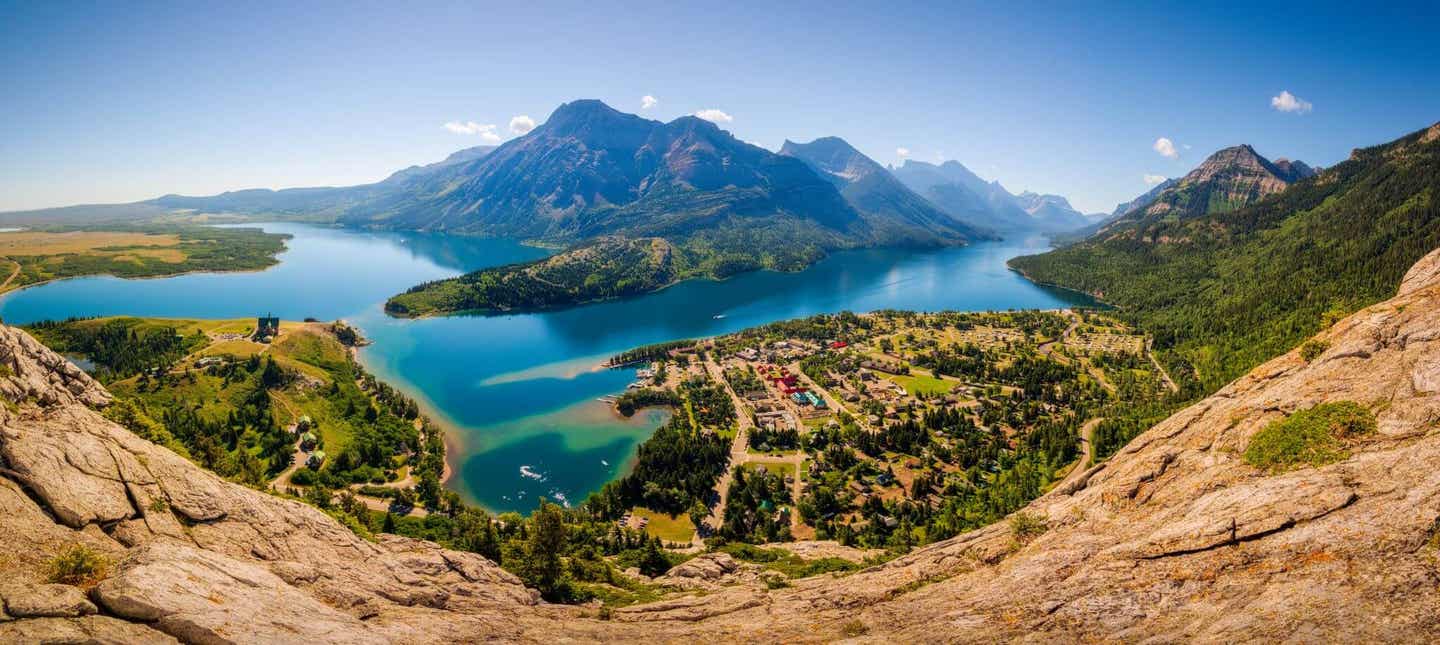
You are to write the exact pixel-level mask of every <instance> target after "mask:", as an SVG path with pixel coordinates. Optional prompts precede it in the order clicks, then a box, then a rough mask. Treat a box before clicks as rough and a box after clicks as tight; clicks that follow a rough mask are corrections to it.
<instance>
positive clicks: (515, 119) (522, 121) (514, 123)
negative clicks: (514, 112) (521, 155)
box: [510, 114, 535, 134]
mask: <svg viewBox="0 0 1440 645" xmlns="http://www.w3.org/2000/svg"><path fill="white" fill-rule="evenodd" d="M534 129H535V119H532V118H530V117H528V116H525V115H524V114H521V115H518V116H512V117H510V131H511V132H514V133H515V134H525V133H526V132H529V131H531V130H534Z"/></svg>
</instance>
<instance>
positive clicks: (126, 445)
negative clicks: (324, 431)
mask: <svg viewBox="0 0 1440 645" xmlns="http://www.w3.org/2000/svg"><path fill="white" fill-rule="evenodd" d="M0 366H4V367H7V368H8V370H0V397H3V398H4V399H5V401H6V403H7V405H5V406H3V407H0V513H3V516H4V521H0V543H3V544H4V545H5V547H4V549H3V551H0V576H3V580H5V582H6V584H7V586H6V587H5V588H0V597H3V598H4V599H5V601H6V605H7V606H8V607H9V609H8V610H7V613H8V614H9V616H10V617H11V618H13V619H18V620H16V621H15V622H13V623H10V624H7V629H10V630H17V629H21V628H22V626H23V628H24V629H25V630H31V629H33V626H29V625H24V624H25V623H28V622H29V621H28V620H25V619H39V618H41V617H45V618H78V617H83V616H86V615H89V614H94V613H96V610H97V607H96V605H98V606H99V609H100V610H102V611H103V613H104V614H105V615H106V616H107V617H108V618H107V620H103V621H82V622H76V621H73V620H72V621H69V622H63V623H61V622H55V621H50V622H47V623H46V624H47V625H50V626H51V627H53V628H54V629H56V630H61V632H63V633H66V634H91V637H93V638H96V639H99V640H104V639H105V638H106V636H105V630H108V629H110V628H111V627H113V626H115V625H117V624H123V625H125V627H124V628H123V630H122V631H120V632H115V633H116V634H117V635H116V636H114V640H119V641H133V640H135V639H132V638H129V637H128V635H129V634H135V633H138V632H135V631H134V630H135V629H136V627H135V625H143V627H141V628H140V629H143V630H148V631H149V632H150V633H151V634H153V635H154V636H155V637H156V638H159V637H160V635H161V633H164V634H168V635H170V636H173V637H176V638H179V639H181V640H184V641H187V642H225V641H229V640H234V639H235V638H236V637H240V636H246V635H248V636H250V638H244V639H242V640H259V641H268V642H284V641H292V642H293V641H295V640H301V639H307V640H319V641H336V642H340V641H344V642H381V641H385V640H391V639H392V636H391V635H387V634H386V633H385V630H384V629H379V628H377V627H375V626H372V625H370V624H367V622H365V621H377V622H376V624H377V625H380V624H383V623H384V620H383V619H385V618H388V614H389V613H391V612H398V613H403V614H405V615H407V616H409V615H411V614H412V613H413V612H414V611H415V610H416V609H428V610H431V611H435V612H484V611H490V610H494V611H501V610H505V611H513V610H514V609H516V608H519V607H528V606H532V605H534V604H535V603H536V602H537V596H536V594H535V593H534V592H533V591H531V590H528V589H526V588H524V587H523V586H522V585H521V584H520V581H519V580H518V579H517V578H515V577H514V576H512V575H510V574H509V573H507V572H505V571H504V570H502V569H500V568H499V567H498V566H496V565H495V564H494V563H492V562H490V561H488V560H486V559H484V558H482V557H480V556H478V555H475V554H471V553H459V552H453V551H448V550H445V549H441V548H439V547H437V546H435V545H434V544H431V543H426V542H420V541H417V540H410V539H405V538H399V537H394V536H382V537H381V538H379V539H377V541H375V542H369V541H366V540H364V539H361V538H360V537H358V536H356V535H355V534H354V533H353V532H351V531H350V530H349V529H347V528H345V527H343V526H341V525H340V524H339V523H337V522H335V521H334V520H332V519H331V518H330V517H329V516H327V515H325V514H324V513H323V512H321V511H319V510H317V509H315V508H313V507H311V506H308V505H306V504H302V503H300V502H297V501H293V500H289V499H282V498H280V497H276V496H271V495H267V494H264V493H261V492H258V491H254V490H251V489H247V488H244V487H241V486H238V485H235V484H232V483H229V482H226V481H224V480H222V479H220V478H219V477H216V476H215V475H213V474H211V473H209V472H207V471H205V470H203V469H201V468H199V467H197V466H195V465H194V464H192V463H191V462H189V461H187V460H186V459H184V458H182V457H180V456H179V455H176V454H175V453H173V452H171V451H169V450H167V449H164V448H161V447H159V446H156V445H155V444H152V443H150V442H148V441H145V440H143V439H141V438H139V437H137V436H135V435H134V434H131V433H130V432H128V431H126V430H124V429H123V428H120V427H119V426H117V425H115V424H113V423H111V422H110V421H108V420H106V419H105V418H104V417H103V416H101V415H100V414H99V412H98V411H97V410H96V408H99V407H102V406H104V405H105V404H107V403H108V402H109V401H110V396H109V394H107V393H106V392H105V391H104V389H103V388H101V387H100V386H99V385H97V384H96V383H95V382H94V381H92V380H90V378H89V377H88V376H86V375H85V374H84V373H83V372H80V371H79V370H75V369H74V368H73V366H72V365H70V364H69V363H68V361H65V360H64V359H63V358H60V357H59V356H57V355H55V354H54V353H52V352H50V351H49V350H48V349H46V348H44V347H43V346H41V345H40V344H39V343H36V342H35V341H34V340H33V339H31V338H30V337H29V336H28V335H26V334H24V333H23V332H21V331H19V330H15V329H12V328H0ZM77 543H78V544H84V545H86V546H88V547H90V548H91V549H93V550H95V551H96V552H98V553H100V554H102V555H104V556H106V557H108V558H109V559H110V560H111V561H112V562H113V563H114V566H113V567H112V570H111V571H110V572H109V577H108V579H106V580H104V581H103V582H101V583H100V584H99V586H97V587H96V588H95V589H94V590H92V591H91V592H90V598H89V599H87V598H86V596H85V594H83V593H82V592H80V591H79V590H77V589H75V588H74V587H66V586H59V585H43V584H40V583H41V582H43V580H42V576H43V569H44V564H45V562H46V561H47V560H48V559H49V558H50V557H51V556H53V555H54V554H56V553H57V552H59V551H60V550H61V549H63V548H65V547H67V546H69V545H71V544H77ZM92 601H93V603H92ZM114 618H119V619H123V620H125V621H131V622H129V623H119V622H117V621H115V620H113V619H114ZM362 619H365V620H362ZM14 633H17V634H28V633H30V632H29V631H21V632H14ZM22 640H23V639H22ZM82 640H83V639H82Z"/></svg>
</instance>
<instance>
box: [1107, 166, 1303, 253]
mask: <svg viewBox="0 0 1440 645" xmlns="http://www.w3.org/2000/svg"><path fill="white" fill-rule="evenodd" d="M1315 174H1316V171H1315V169H1314V168H1311V167H1310V166H1308V165H1306V164H1305V162H1303V161H1291V160H1289V159H1279V160H1277V161H1273V162H1272V161H1270V160H1269V159H1266V158H1265V157H1262V156H1260V154H1259V153H1257V152H1255V149H1254V148H1251V147H1250V146H1248V145H1239V146H1232V147H1229V148H1224V149H1222V150H1219V151H1217V152H1216V153H1215V154H1212V155H1210V156H1209V157H1208V158H1206V159H1205V161H1204V162H1202V163H1201V164H1200V165H1199V166H1197V167H1196V168H1195V169H1194V170H1192V171H1190V172H1189V173H1188V174H1186V175H1185V176H1184V177H1181V178H1179V179H1172V180H1166V181H1165V182H1164V183H1163V184H1161V185H1159V186H1156V187H1155V188H1154V189H1151V191H1150V192H1148V193H1146V194H1144V195H1141V196H1140V197H1138V198H1136V199H1135V200H1134V201H1131V202H1127V203H1124V204H1121V205H1120V206H1119V207H1118V208H1116V210H1115V213H1114V214H1113V215H1112V220H1111V221H1110V222H1109V223H1107V224H1106V225H1105V227H1104V228H1102V229H1101V234H1102V235H1113V234H1115V233H1117V232H1120V231H1122V230H1124V229H1126V228H1127V227H1129V226H1130V225H1134V224H1139V225H1140V226H1141V227H1142V228H1143V227H1146V226H1149V225H1152V224H1155V223H1157V222H1161V221H1167V220H1173V219H1176V218H1180V219H1183V218H1191V217H1199V216H1201V215H1206V214H1210V213H1225V212H1229V211H1233V210H1236V209H1239V208H1241V207H1244V206H1247V205H1249V204H1253V203H1255V202H1257V201H1259V200H1261V199H1263V198H1265V197H1268V196H1270V195H1273V194H1275V193H1278V192H1280V191H1283V190H1285V189H1286V188H1289V187H1290V185H1291V184H1294V183H1295V182H1298V181H1301V180H1304V179H1308V178H1310V177H1313V176H1315Z"/></svg>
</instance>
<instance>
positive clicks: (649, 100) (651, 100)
mask: <svg viewBox="0 0 1440 645" xmlns="http://www.w3.org/2000/svg"><path fill="white" fill-rule="evenodd" d="M659 104H660V99H657V98H655V97H653V96H650V95H649V94H646V95H645V96H642V97H640V109H642V110H648V109H650V108H653V107H655V106H656V105H659Z"/></svg>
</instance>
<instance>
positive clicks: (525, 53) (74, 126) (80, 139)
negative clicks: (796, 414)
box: [0, 0, 1440, 211]
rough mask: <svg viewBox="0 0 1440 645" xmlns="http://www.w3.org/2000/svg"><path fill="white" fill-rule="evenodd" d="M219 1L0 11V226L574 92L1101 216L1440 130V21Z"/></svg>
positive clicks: (279, 180) (197, 187) (375, 156)
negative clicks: (1233, 172)
mask: <svg viewBox="0 0 1440 645" xmlns="http://www.w3.org/2000/svg"><path fill="white" fill-rule="evenodd" d="M220 4H222V3H193V2H192V3H178V4H159V3H144V4H135V5H134V6H130V3H99V4H71V3H64V2H56V3H36V2H23V3H13V2H9V1H7V0H0V15H4V16H5V17H6V18H5V20H3V21H0V88H3V89H0V210H10V209H20V208H36V207H44V206H57V205H65V204H75V203H96V202H119V201H133V200H139V199H146V198H150V197H154V196H157V195H160V194H164V193H169V192H177V193H183V194H211V193H216V192H220V191H224V190H227V189H237V188H249V187H274V188H278V187H292V186H311V185H344V184H354V183H364V182H369V181H374V180H377V179H380V178H382V177H384V176H385V175H387V174H388V173H389V172H391V171H393V170H395V169H398V168H401V167H404V166H407V165H410V164H415V163H424V162H428V161H433V160H436V159H439V158H442V157H444V156H445V155H446V154H448V153H449V152H451V151H453V150H456V149H459V148H462V147H466V146H470V145H477V144H480V143H484V142H485V139H486V138H487V136H486V134H485V132H486V131H487V130H486V129H484V128H476V127H470V126H468V125H465V124H470V123H473V124H474V125H476V126H485V125H494V126H496V127H495V128H494V130H493V131H494V133H495V136H496V137H498V138H501V139H504V138H509V137H511V136H514V135H513V134H512V133H511V130H510V127H509V124H510V122H511V120H512V118H514V117H516V116H521V115H524V116H529V117H531V118H532V119H533V120H535V121H537V122H538V121H543V120H544V118H545V117H546V116H547V115H548V114H549V113H550V111H551V110H553V109H554V107H555V106H556V105H558V104H560V103H562V102H564V101H567V100H570V99H574V98H599V99H602V100H604V101H606V102H607V103H610V104H611V105H612V106H614V107H616V108H619V109H622V110H625V111H633V112H637V113H641V114H644V115H646V116H650V117H652V118H657V119H664V120H668V119H671V118H674V117H677V116H680V115H683V114H691V113H694V112H696V111H699V110H718V111H721V112H723V113H724V114H726V115H728V116H729V117H730V118H731V119H732V120H730V121H728V122H723V123H721V125H722V126H723V127H725V128H726V129H729V130H730V131H732V132H734V133H735V135H736V136H738V137H740V138H742V139H745V140H748V141H752V142H755V143H758V144H760V145H763V146H766V147H769V148H771V149H776V148H778V147H779V145H780V144H781V143H782V142H783V141H784V140H785V139H786V138H790V139H794V140H800V141H806V140H809V139H811V138H814V137H819V136H825V135H838V136H842V137H844V138H845V139H847V140H849V141H850V142H851V143H853V144H854V145H856V146H857V147H858V148H860V149H861V150H862V151H864V152H865V153H866V154H868V155H870V156H871V157H874V158H875V159H876V160H878V161H880V162H881V163H896V162H898V161H899V160H900V158H901V157H900V153H899V152H898V150H899V149H900V148H904V149H907V150H908V151H909V156H910V157H911V158H914V159H919V160H924V161H935V160H937V159H956V160H959V161H961V162H963V163H965V164H966V165H967V166H969V167H970V168H971V169H972V170H974V171H976V172H977V173H978V174H980V175H981V176H983V177H986V178H991V179H999V180H1000V181H1001V182H1002V183H1004V184H1005V186H1006V187H1007V188H1010V189H1011V190H1013V191H1016V192H1018V191H1020V190H1022V189H1032V190H1036V191H1040V192H1053V193H1058V194H1062V195H1065V196H1067V197H1069V198H1070V199H1071V200H1072V201H1073V202H1074V203H1075V205H1076V206H1077V207H1078V208H1080V209H1082V210H1085V211H1100V210H1105V211H1108V210H1110V209H1112V208H1113V207H1114V206H1115V204H1116V203H1117V202H1119V201H1123V200H1127V199H1130V198H1131V197H1134V196H1135V195H1137V194H1139V193H1141V192H1144V191H1145V190H1146V189H1147V187H1148V186H1147V184H1146V183H1145V177H1146V175H1152V176H1154V177H1160V176H1178V175H1181V174H1183V173H1184V172H1185V171H1187V170H1188V169H1189V168H1191V167H1193V166H1194V165H1195V164H1196V163H1198V162H1199V161H1201V160H1202V159H1203V158H1204V157H1205V155H1206V154H1208V153H1209V152H1212V151H1214V150H1216V149H1218V148H1221V147H1224V146H1227V145H1234V144H1238V143H1250V144H1252V145H1254V146H1255V148H1256V149H1257V150H1258V151H1260V153H1261V154H1264V155H1266V156H1269V157H1271V158H1276V157H1290V158H1299V159H1303V160H1305V161H1307V162H1310V163H1313V164H1322V165H1328V164H1332V163H1335V162H1337V161H1339V160H1342V159H1344V158H1345V157H1346V156H1347V155H1348V154H1349V151H1350V150H1351V149H1352V148H1354V147H1357V146H1364V145H1370V144H1375V143H1380V142H1383V141H1387V140H1389V139H1392V138H1394V137H1396V136H1399V135H1401V134H1404V133H1406V132H1410V131H1413V130H1417V129H1420V128H1422V127H1424V126H1427V125H1429V124H1431V123H1434V122H1436V121H1437V120H1440V39H1437V38H1435V36H1434V31H1433V25H1434V24H1436V18H1437V17H1440V16H1437V14H1440V9H1437V8H1436V5H1435V4H1434V3H1433V2H1432V3H1425V4H1414V5H1410V6H1406V5H1403V4H1401V3H1369V4H1367V5H1365V6H1363V7H1351V8H1346V7H1344V6H1341V5H1329V4H1326V3H1311V4H1304V3H1294V2H1287V3H1283V4H1276V5H1273V6H1269V7H1264V6H1255V5H1253V4H1251V3H1243V4H1241V3H1237V4H1234V5H1229V6H1219V7H1205V8H1200V7H1195V6H1190V5H1189V4H1178V3H1176V4H1171V3H1161V2H1152V3H1130V4H1129V5H1127V4H1119V3H1116V4H1103V3H1079V2H1073V3H1072V2H1066V3H1010V4H1016V5H1021V4H1025V5H1030V6H1029V7H1025V8H1018V7H1006V6H997V5H999V4H1001V3H991V4H987V5H980V4H973V5H971V4H961V3H932V5H933V4H942V5H943V6H928V5H920V4H916V5H907V4H892V3H866V4H864V5H857V6H853V7H849V8H846V7H837V6H833V5H827V4H812V5H802V4H788V5H787V6H784V7H772V6H769V5H770V4H774V3H764V4H748V3H722V4H715V3H705V4H691V5H685V6H677V5H676V4H674V3H655V4H652V5H646V4H643V3H639V2H633V3H625V4H614V5H608V6H607V5H604V4H602V3H595V2H586V3H574V4H567V3H538V4H532V3H507V4H489V5H486V4H479V3H463V4H453V5H452V4H443V3H415V4H414V6H408V7H407V6H398V5H399V3H390V4H379V3H375V4H370V3H346V4H324V3H287V4H280V3H276V4H265V3H243V4H244V5H245V6H239V5H241V4H242V3H229V4H230V5H233V6H207V5H220ZM290 4H297V5H300V6H289V5H290ZM1281 92H1288V93H1290V95H1291V96H1293V97H1297V98H1296V100H1295V101H1291V102H1282V103H1281V105H1284V106H1288V107H1293V108H1298V109H1293V110H1291V111H1282V110H1279V109H1276V107H1274V105H1272V100H1273V99H1274V98H1275V97H1277V96H1281ZM647 95H648V96H652V97H654V98H655V99H656V101H657V102H656V104H655V105H654V106H653V107H651V108H649V109H644V110H642V108H641V97H643V96H647ZM1306 106H1308V109H1306ZM447 123H455V124H459V125H463V126H465V127H457V128H454V129H457V130H461V131H462V132H461V133H457V132H454V131H452V129H447V128H446V127H444V126H445V124H447ZM465 132H468V133H465ZM1161 137H1164V138H1166V139H1168V140H1169V141H1170V142H1172V144H1173V148H1174V155H1173V157H1167V156H1164V155H1162V154H1160V153H1159V152H1157V151H1156V142H1157V140H1158V139H1160V138H1161ZM1161 147H1162V148H1163V146H1161Z"/></svg>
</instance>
